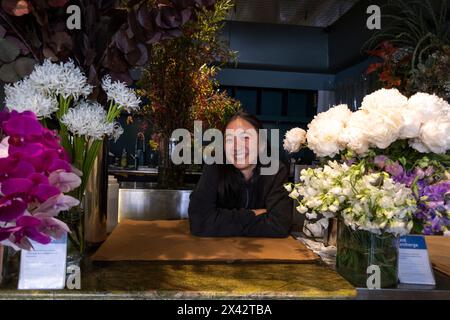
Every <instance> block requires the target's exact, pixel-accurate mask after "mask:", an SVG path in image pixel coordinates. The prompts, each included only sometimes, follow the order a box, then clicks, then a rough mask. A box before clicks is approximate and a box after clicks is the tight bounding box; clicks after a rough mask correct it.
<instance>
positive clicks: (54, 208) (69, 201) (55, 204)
mask: <svg viewBox="0 0 450 320" xmlns="http://www.w3.org/2000/svg"><path fill="white" fill-rule="evenodd" d="M79 204H80V201H78V199H75V198H74V197H71V196H66V195H64V194H62V193H61V194H58V195H56V196H53V197H51V198H49V199H47V201H45V202H44V203H42V204H41V205H40V206H39V207H37V208H36V210H35V211H34V212H36V213H37V212H39V213H46V214H47V215H49V216H56V215H58V213H59V212H61V211H67V210H69V209H70V208H72V207H75V206H77V205H79Z"/></svg>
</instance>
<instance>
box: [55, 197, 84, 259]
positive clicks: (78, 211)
mask: <svg viewBox="0 0 450 320" xmlns="http://www.w3.org/2000/svg"><path fill="white" fill-rule="evenodd" d="M84 215H85V211H84V208H83V206H82V205H78V206H76V207H72V208H71V209H70V210H69V211H64V212H61V213H60V216H59V217H60V219H61V220H62V221H64V222H65V223H66V224H67V226H68V227H69V229H70V233H69V234H68V235H67V266H70V265H77V266H79V265H80V263H81V260H82V259H83V257H84V253H85V239H84V234H85V231H84V220H85V219H84Z"/></svg>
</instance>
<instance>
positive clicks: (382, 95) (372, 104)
mask: <svg viewBox="0 0 450 320" xmlns="http://www.w3.org/2000/svg"><path fill="white" fill-rule="evenodd" d="M407 103H408V98H407V97H405V96H404V95H402V94H401V93H400V91H398V90H397V89H380V90H377V91H375V92H373V93H371V94H369V95H367V96H365V97H364V99H363V101H362V103H361V109H362V110H367V111H379V112H382V113H383V112H385V111H386V110H389V109H391V110H396V111H398V110H399V109H400V108H403V107H404V106H405V105H406V104H407Z"/></svg>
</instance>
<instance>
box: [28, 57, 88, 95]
mask: <svg viewBox="0 0 450 320" xmlns="http://www.w3.org/2000/svg"><path fill="white" fill-rule="evenodd" d="M30 80H31V81H32V83H33V85H34V86H35V87H36V88H37V89H38V90H41V91H43V92H46V93H47V94H49V95H56V96H58V95H61V96H62V97H63V98H64V99H67V98H69V97H70V96H72V97H73V99H74V101H77V100H78V99H79V98H80V97H87V96H89V95H90V94H91V92H92V86H91V85H89V84H88V82H87V78H86V76H85V75H84V74H83V72H82V71H81V69H80V68H78V67H77V66H76V65H75V63H74V62H73V61H72V60H69V61H68V62H66V63H63V62H60V63H52V62H51V61H50V60H48V59H47V60H45V61H44V63H43V64H41V65H37V66H35V67H34V70H33V72H32V73H31V74H30Z"/></svg>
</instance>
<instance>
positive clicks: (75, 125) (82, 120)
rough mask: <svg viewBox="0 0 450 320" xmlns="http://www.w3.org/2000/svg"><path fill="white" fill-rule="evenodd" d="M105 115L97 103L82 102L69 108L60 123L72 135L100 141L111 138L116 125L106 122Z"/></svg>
mask: <svg viewBox="0 0 450 320" xmlns="http://www.w3.org/2000/svg"><path fill="white" fill-rule="evenodd" d="M106 115H107V114H106V111H105V110H104V109H103V107H102V106H101V105H100V104H98V103H97V102H91V101H84V100H83V101H81V102H79V103H78V104H77V105H76V106H75V107H74V108H70V109H69V110H68V111H67V113H66V114H65V115H64V116H63V117H62V119H61V122H62V123H63V124H64V125H65V126H66V127H67V129H68V130H69V131H70V132H72V133H73V134H74V135H77V136H84V137H85V138H86V139H90V138H93V139H95V140H101V139H103V137H104V136H112V135H113V133H114V131H115V125H116V124H115V123H111V122H108V121H107V119H106Z"/></svg>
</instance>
